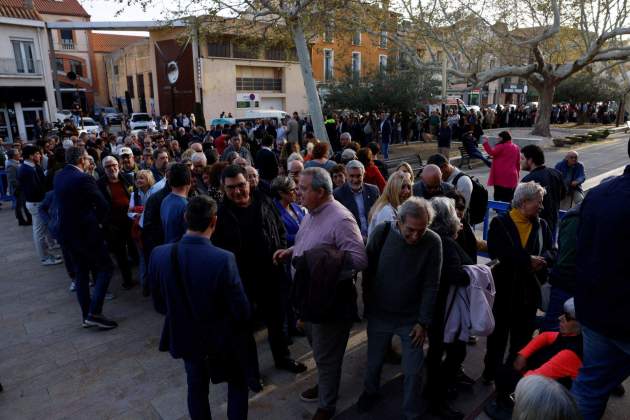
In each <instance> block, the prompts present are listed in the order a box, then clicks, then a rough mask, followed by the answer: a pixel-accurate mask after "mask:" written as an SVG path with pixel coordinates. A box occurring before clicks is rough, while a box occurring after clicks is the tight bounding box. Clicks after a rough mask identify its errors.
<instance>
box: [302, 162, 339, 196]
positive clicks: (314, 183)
mask: <svg viewBox="0 0 630 420" xmlns="http://www.w3.org/2000/svg"><path fill="white" fill-rule="evenodd" d="M304 175H310V176H311V177H312V178H311V189H312V190H318V189H320V188H323V189H324V191H326V193H327V194H328V195H330V194H332V192H333V183H332V178H331V177H330V173H329V172H328V171H327V170H326V169H324V168H306V169H304V172H302V176H304Z"/></svg>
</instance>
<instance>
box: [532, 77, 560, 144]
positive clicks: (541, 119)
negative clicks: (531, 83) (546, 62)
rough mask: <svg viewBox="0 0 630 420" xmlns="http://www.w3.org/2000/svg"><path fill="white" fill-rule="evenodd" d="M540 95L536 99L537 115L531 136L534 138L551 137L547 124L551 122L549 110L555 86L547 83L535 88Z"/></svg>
mask: <svg viewBox="0 0 630 420" xmlns="http://www.w3.org/2000/svg"><path fill="white" fill-rule="evenodd" d="M536 90H537V91H538V92H539V93H540V97H539V99H538V113H537V114H536V122H535V124H534V129H533V130H532V132H531V134H533V135H534V136H541V137H551V130H550V129H549V124H550V122H551V108H552V107H553V95H554V93H555V92H556V85H555V84H553V83H547V84H544V85H541V86H540V89H539V88H538V87H536Z"/></svg>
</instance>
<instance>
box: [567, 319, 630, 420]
mask: <svg viewBox="0 0 630 420" xmlns="http://www.w3.org/2000/svg"><path fill="white" fill-rule="evenodd" d="M582 336H583V340H584V356H583V364H582V368H581V369H580V373H579V374H578V377H577V379H576V380H575V381H574V382H573V387H572V388H571V393H572V394H573V396H574V397H575V400H576V402H577V404H578V407H579V408H580V412H581V413H582V416H583V417H584V420H599V419H600V418H601V417H602V415H603V414H604V410H605V409H606V403H607V402H608V397H609V396H610V392H611V391H612V390H613V389H615V388H616V387H617V386H619V385H620V384H621V383H622V382H623V381H624V380H625V379H626V378H627V377H628V376H630V342H628V341H625V342H623V341H619V340H613V339H610V338H607V337H605V336H603V335H601V334H599V333H597V332H595V331H593V330H591V329H589V328H587V327H584V326H583V327H582Z"/></svg>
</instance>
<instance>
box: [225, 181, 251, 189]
mask: <svg viewBox="0 0 630 420" xmlns="http://www.w3.org/2000/svg"><path fill="white" fill-rule="evenodd" d="M245 187H247V183H246V182H241V183H239V184H234V185H226V186H225V189H226V190H228V191H235V190H241V191H243V190H244V189H245Z"/></svg>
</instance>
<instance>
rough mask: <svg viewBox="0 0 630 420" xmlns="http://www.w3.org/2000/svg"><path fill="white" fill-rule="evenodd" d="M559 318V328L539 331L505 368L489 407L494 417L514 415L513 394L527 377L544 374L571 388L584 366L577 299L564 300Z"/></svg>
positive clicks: (487, 408)
mask: <svg viewBox="0 0 630 420" xmlns="http://www.w3.org/2000/svg"><path fill="white" fill-rule="evenodd" d="M558 321H559V322H558V324H559V331H547V332H543V333H540V334H538V335H537V336H536V337H534V338H533V339H532V340H531V341H530V342H529V344H527V345H526V346H525V347H524V348H523V349H521V350H520V351H519V352H518V355H517V356H516V359H515V360H514V363H513V364H512V365H506V366H503V367H502V368H501V370H500V371H499V374H498V375H497V380H496V391H497V399H496V401H495V402H494V403H490V404H488V405H487V406H486V408H485V411H486V413H487V414H488V415H489V416H490V417H492V418H509V417H510V416H511V414H512V405H513V404H512V399H511V398H510V395H511V394H512V393H513V392H514V389H515V388H516V386H517V384H518V383H519V381H520V380H521V379H522V378H523V377H528V376H532V375H542V376H545V377H547V378H550V379H553V380H556V381H558V382H559V383H560V384H562V385H564V386H565V387H566V388H567V389H569V388H571V384H572V383H573V380H575V378H576V377H577V375H578V372H579V370H580V368H581V367H582V331H581V326H580V323H579V322H578V320H577V319H576V317H575V303H574V301H573V298H571V299H569V300H567V301H566V302H564V312H563V313H562V315H560V317H559V318H558Z"/></svg>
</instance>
